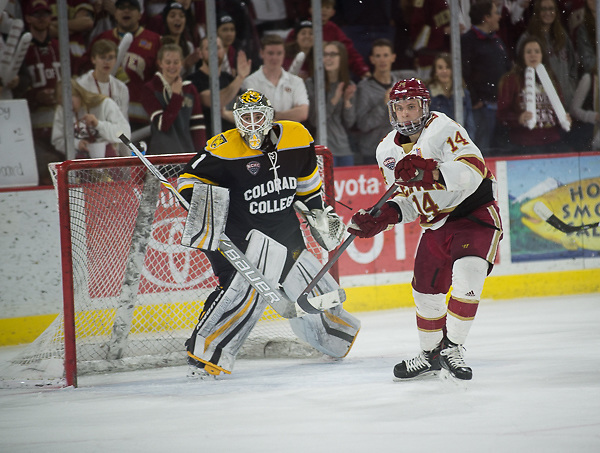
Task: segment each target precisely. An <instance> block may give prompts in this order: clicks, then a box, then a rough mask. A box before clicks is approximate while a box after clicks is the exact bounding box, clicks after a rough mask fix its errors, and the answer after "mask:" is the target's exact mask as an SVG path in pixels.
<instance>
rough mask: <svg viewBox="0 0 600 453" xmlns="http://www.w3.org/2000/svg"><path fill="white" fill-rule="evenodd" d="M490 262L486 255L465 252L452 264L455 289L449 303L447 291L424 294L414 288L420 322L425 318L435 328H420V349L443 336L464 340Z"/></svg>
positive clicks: (434, 343)
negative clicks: (462, 256) (482, 256)
mask: <svg viewBox="0 0 600 453" xmlns="http://www.w3.org/2000/svg"><path fill="white" fill-rule="evenodd" d="M488 266H489V263H488V262H487V261H485V260H484V259H483V258H479V257H476V256H466V257H464V258H460V259H458V260H456V261H455V262H454V266H453V267H452V292H451V295H450V300H449V301H448V306H446V294H423V293H419V292H417V291H415V290H414V289H413V297H414V300H415V305H416V307H417V325H419V324H421V325H422V324H424V321H425V322H429V323H431V325H434V326H435V327H434V328H422V327H418V328H419V341H420V344H421V349H423V350H424V351H431V350H432V349H435V348H436V346H437V345H438V344H440V342H441V341H442V339H443V337H444V328H445V330H446V337H447V338H448V339H449V340H450V341H452V342H453V343H456V344H464V343H465V341H466V339H467V335H468V334H469V330H470V328H471V325H472V324H473V319H474V318H475V313H476V311H477V306H478V304H479V299H480V298H481V293H482V291H483V284H484V282H485V278H486V276H487V271H488Z"/></svg>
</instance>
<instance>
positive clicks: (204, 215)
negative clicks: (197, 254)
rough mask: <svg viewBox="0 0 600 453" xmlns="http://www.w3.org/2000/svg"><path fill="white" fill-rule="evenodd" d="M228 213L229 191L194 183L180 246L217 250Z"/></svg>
mask: <svg viewBox="0 0 600 453" xmlns="http://www.w3.org/2000/svg"><path fill="white" fill-rule="evenodd" d="M228 213H229V189H226V188H224V187H219V186H213V185H210V184H202V183H195V184H194V190H193V192H192V200H191V202H190V209H189V211H188V215H187V218H186V221H185V227H184V228H183V234H182V237H181V245H184V246H186V247H193V248H197V249H201V250H213V251H214V250H217V248H218V247H219V240H220V238H221V235H222V234H223V233H224V232H225V225H226V224H227V215H228Z"/></svg>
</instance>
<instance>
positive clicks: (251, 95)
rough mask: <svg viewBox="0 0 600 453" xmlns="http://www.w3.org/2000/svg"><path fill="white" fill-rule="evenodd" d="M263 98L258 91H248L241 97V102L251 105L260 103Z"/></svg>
mask: <svg viewBox="0 0 600 453" xmlns="http://www.w3.org/2000/svg"><path fill="white" fill-rule="evenodd" d="M261 98H262V94H260V93H259V92H258V91H250V90H248V91H246V92H245V93H244V94H242V95H241V96H240V100H242V101H244V102H247V103H250V104H254V103H255V102H258V101H260V99H261Z"/></svg>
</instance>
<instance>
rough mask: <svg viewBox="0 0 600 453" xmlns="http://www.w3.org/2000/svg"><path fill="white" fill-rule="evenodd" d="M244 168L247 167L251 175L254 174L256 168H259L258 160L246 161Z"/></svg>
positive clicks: (256, 170) (256, 171)
mask: <svg viewBox="0 0 600 453" xmlns="http://www.w3.org/2000/svg"><path fill="white" fill-rule="evenodd" d="M246 169H248V171H249V172H250V174H251V175H252V176H256V174H257V173H258V170H260V162H256V161H255V160H253V161H252V162H248V163H247V164H246Z"/></svg>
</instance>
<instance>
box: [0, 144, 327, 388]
mask: <svg viewBox="0 0 600 453" xmlns="http://www.w3.org/2000/svg"><path fill="white" fill-rule="evenodd" d="M318 153H319V160H320V166H321V173H322V176H323V180H324V182H326V184H329V185H332V181H333V175H332V168H331V165H330V160H331V158H330V154H329V151H327V150H326V149H325V150H323V149H320V150H319V151H318ZM323 156H325V158H324V157H323ZM191 157H192V155H189V154H187V155H168V156H150V160H151V161H152V162H153V164H154V165H155V166H156V167H157V168H158V170H159V171H160V172H161V173H162V174H163V175H164V176H165V177H167V179H168V180H169V182H171V183H172V184H173V185H176V178H177V175H178V174H179V173H180V172H181V170H182V168H183V165H184V164H185V163H186V162H187V161H188V160H189V159H190V158H191ZM324 162H326V163H324ZM51 173H52V175H53V179H54V183H55V188H56V191H57V194H58V200H59V217H60V219H61V220H60V223H61V225H60V230H61V249H62V250H61V254H62V267H63V292H64V305H65V308H64V310H63V312H62V313H61V314H59V316H57V318H56V319H55V320H54V322H53V323H52V324H51V325H50V326H49V327H48V328H47V329H46V330H45V331H44V332H43V333H42V335H40V337H38V338H37V339H36V340H35V341H34V342H33V343H32V344H30V345H28V346H27V347H26V348H24V350H23V351H21V352H20V353H19V354H18V355H17V356H16V357H14V358H13V359H12V360H11V362H10V363H9V364H6V366H4V367H3V369H2V370H0V386H2V385H3V383H4V386H7V383H10V382H12V383H13V384H14V383H15V382H19V383H34V384H41V385H44V384H46V385H47V384H56V385H64V383H65V380H66V382H68V381H69V379H68V378H66V376H69V370H72V371H71V372H73V373H74V375H75V376H77V375H83V374H89V373H101V372H112V371H122V370H131V369H140V368H148V367H159V366H170V365H183V364H185V361H186V353H185V346H184V342H185V340H186V339H187V338H188V337H189V335H190V333H191V331H192V329H193V327H194V325H195V323H196V320H197V318H198V315H199V313H200V311H201V309H202V306H203V304H204V301H205V300H206V298H207V296H208V295H209V294H210V293H211V292H212V290H213V289H214V287H215V286H216V284H217V282H216V279H215V277H214V276H213V273H212V269H211V267H210V263H209V261H208V259H207V258H206V257H205V256H204V254H203V253H202V252H201V251H199V250H194V249H190V248H187V247H183V246H181V245H180V238H181V233H182V230H183V225H184V222H185V217H186V211H185V210H184V209H183V208H182V207H181V206H180V205H179V204H178V202H177V201H176V199H175V197H174V196H173V195H172V194H171V193H170V192H169V191H168V190H167V189H166V188H165V187H163V186H162V185H161V184H160V183H159V181H158V180H157V179H156V178H155V177H154V176H152V175H151V174H150V173H149V172H148V171H146V169H145V167H144V166H143V164H142V163H141V162H139V160H138V159H137V158H134V157H131V158H115V159H98V160H87V161H86V160H83V161H67V162H64V163H60V164H54V165H52V166H51ZM327 189H329V187H327ZM331 189H332V187H331ZM329 193H331V191H330V192H329ZM330 196H331V195H330ZM303 231H304V233H305V236H306V239H307V241H306V242H307V244H308V247H309V250H311V251H312V252H313V253H314V254H315V255H316V256H317V257H319V258H320V259H321V260H322V261H326V259H327V257H326V254H325V252H324V251H323V250H322V249H320V247H319V246H318V245H317V244H316V242H315V241H314V239H312V237H311V236H310V234H309V233H308V229H306V228H305V226H304V225H303ZM71 320H73V321H71ZM71 322H73V324H74V329H69V328H68V326H69V325H71V324H70V323H71ZM66 327H67V328H66ZM70 332H72V333H70ZM282 356H283V357H310V356H320V353H318V352H317V351H315V350H314V349H312V348H311V347H309V346H308V345H306V344H304V343H302V342H300V340H298V339H296V337H295V335H294V334H293V333H292V330H291V328H290V327H289V324H288V322H287V321H286V320H285V319H283V318H281V317H280V316H279V315H278V314H277V313H275V312H274V311H273V310H272V309H271V308H270V307H268V308H267V310H266V311H265V313H264V315H263V317H262V318H261V320H260V321H259V323H258V324H257V326H256V327H255V329H254V330H253V332H252V333H251V334H250V336H249V338H248V339H247V341H246V343H245V345H244V347H243V349H242V351H241V353H240V357H282ZM65 363H66V365H65ZM73 370H74V371H73Z"/></svg>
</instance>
